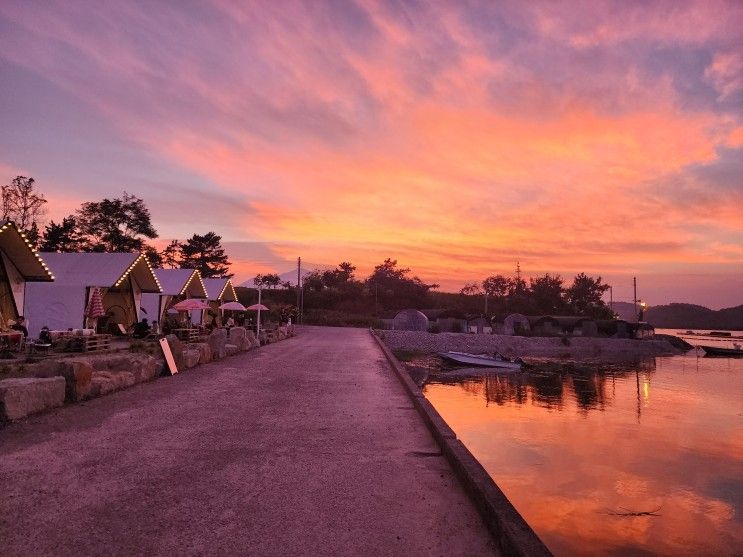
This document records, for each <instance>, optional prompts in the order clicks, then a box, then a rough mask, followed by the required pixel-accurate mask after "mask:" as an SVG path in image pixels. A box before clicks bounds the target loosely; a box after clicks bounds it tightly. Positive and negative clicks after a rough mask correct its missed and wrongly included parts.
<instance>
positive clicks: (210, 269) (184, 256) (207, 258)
mask: <svg viewBox="0 0 743 557" xmlns="http://www.w3.org/2000/svg"><path fill="white" fill-rule="evenodd" d="M180 265H181V266H182V267H185V268H189V269H198V270H199V272H200V273H201V276H202V277H204V278H207V277H223V278H232V277H233V276H234V275H233V274H229V270H230V265H231V263H230V260H229V258H228V257H227V254H226V253H225V252H224V248H223V247H222V236H218V235H217V234H215V233H214V232H207V233H206V234H204V235H203V236H201V235H199V234H194V235H193V236H191V237H190V238H189V239H188V240H186V243H185V244H183V245H182V246H181V261H180Z"/></svg>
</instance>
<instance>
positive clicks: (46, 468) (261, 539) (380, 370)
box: [0, 328, 494, 557]
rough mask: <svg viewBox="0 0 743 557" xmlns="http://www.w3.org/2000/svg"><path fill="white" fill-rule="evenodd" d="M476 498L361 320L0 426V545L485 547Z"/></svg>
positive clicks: (458, 551) (392, 550)
mask: <svg viewBox="0 0 743 557" xmlns="http://www.w3.org/2000/svg"><path fill="white" fill-rule="evenodd" d="M493 553H494V549H493V544H492V542H491V539H490V537H489V535H488V532H487V530H486V529H485V527H484V525H483V524H482V522H481V521H480V519H479V517H478V515H477V513H476V510H475V508H474V506H473V505H472V503H471V502H470V501H469V499H468V498H467V497H466V495H465V494H464V492H463V491H462V489H461V488H460V486H459V484H458V483H457V480H456V478H455V477H454V475H453V473H452V471H451V469H450V467H449V465H448V464H447V462H446V461H445V460H444V458H443V457H441V456H439V454H438V447H437V446H436V445H435V443H434V441H433V439H432V438H431V436H430V434H429V433H428V431H427V430H426V428H425V426H424V425H423V423H422V421H421V419H420V418H419V416H418V414H417V413H416V412H415V410H414V409H413V407H412V405H411V403H410V401H409V399H408V398H407V396H406V395H405V393H404V391H403V389H402V387H401V386H400V384H399V382H398V380H397V378H396V377H395V376H394V374H393V372H392V371H391V370H390V369H389V367H388V364H387V362H386V361H385V360H384V356H383V355H382V353H381V352H380V350H379V348H378V347H377V346H376V345H375V344H374V342H373V340H372V339H371V338H370V336H369V332H368V331H365V330H359V329H330V328H305V329H304V330H303V331H301V333H300V335H299V336H297V337H295V338H292V339H288V340H285V341H282V342H280V343H278V344H272V345H269V346H266V347H263V348H261V349H260V350H257V351H252V352H247V353H245V354H242V355H239V356H234V357H231V358H228V359H226V360H223V361H221V362H217V363H212V364H209V365H205V366H200V367H197V368H194V369H192V370H188V371H185V372H183V373H181V374H178V375H176V376H174V377H167V378H161V379H158V380H156V381H154V382H151V383H145V384H140V385H137V386H135V387H132V388H131V389H128V390H126V391H122V392H119V393H115V394H112V395H109V396H106V397H102V398H99V399H95V400H92V401H88V402H86V403H83V404H77V405H73V406H68V407H65V408H61V409H58V410H56V411H53V412H51V413H49V414H45V415H41V416H38V417H34V418H30V419H28V420H26V421H24V422H21V423H17V424H13V425H10V426H7V427H5V428H4V429H0V554H1V555H3V556H4V557H9V556H11V555H34V556H37V555H184V554H185V555H214V554H217V555H282V556H283V555H426V556H433V555H447V556H449V555H452V556H453V555H491V554H493Z"/></svg>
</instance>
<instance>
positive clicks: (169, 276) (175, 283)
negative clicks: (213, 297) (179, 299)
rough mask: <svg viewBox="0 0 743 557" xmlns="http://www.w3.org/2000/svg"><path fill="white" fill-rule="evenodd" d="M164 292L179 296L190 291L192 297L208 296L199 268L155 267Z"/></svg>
mask: <svg viewBox="0 0 743 557" xmlns="http://www.w3.org/2000/svg"><path fill="white" fill-rule="evenodd" d="M155 276H156V277H157V279H158V280H159V281H160V286H161V287H162V289H163V292H162V293H163V294H166V295H168V296H179V295H182V294H186V293H188V295H189V297H191V298H206V297H207V292H206V287H205V286H204V281H203V280H202V279H201V273H199V271H198V270H197V269H155Z"/></svg>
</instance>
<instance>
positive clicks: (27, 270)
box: [0, 221, 54, 326]
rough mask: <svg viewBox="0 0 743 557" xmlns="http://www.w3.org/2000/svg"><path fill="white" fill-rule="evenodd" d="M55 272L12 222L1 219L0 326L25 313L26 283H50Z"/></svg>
mask: <svg viewBox="0 0 743 557" xmlns="http://www.w3.org/2000/svg"><path fill="white" fill-rule="evenodd" d="M53 280H54V275H52V272H51V271H50V270H49V268H48V267H47V266H46V262H45V261H44V260H43V259H42V258H41V256H40V255H39V254H38V253H36V251H35V250H34V249H33V247H32V246H31V243H30V242H29V241H28V240H27V239H26V235H25V234H24V233H23V232H21V231H20V230H19V229H18V228H17V227H16V225H15V224H13V223H12V222H10V221H0V326H5V324H6V323H7V321H8V320H9V319H13V320H15V319H16V318H17V317H18V316H19V315H22V313H21V312H22V311H23V307H24V302H25V296H26V283H27V282H51V281H53Z"/></svg>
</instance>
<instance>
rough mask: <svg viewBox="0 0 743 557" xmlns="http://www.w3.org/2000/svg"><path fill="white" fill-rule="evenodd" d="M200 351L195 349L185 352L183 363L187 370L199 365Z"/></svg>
mask: <svg viewBox="0 0 743 557" xmlns="http://www.w3.org/2000/svg"><path fill="white" fill-rule="evenodd" d="M199 356H200V354H199V351H198V350H196V349H194V348H186V349H185V350H184V351H183V362H184V365H185V366H186V369H188V368H191V367H194V366H197V365H199Z"/></svg>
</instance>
